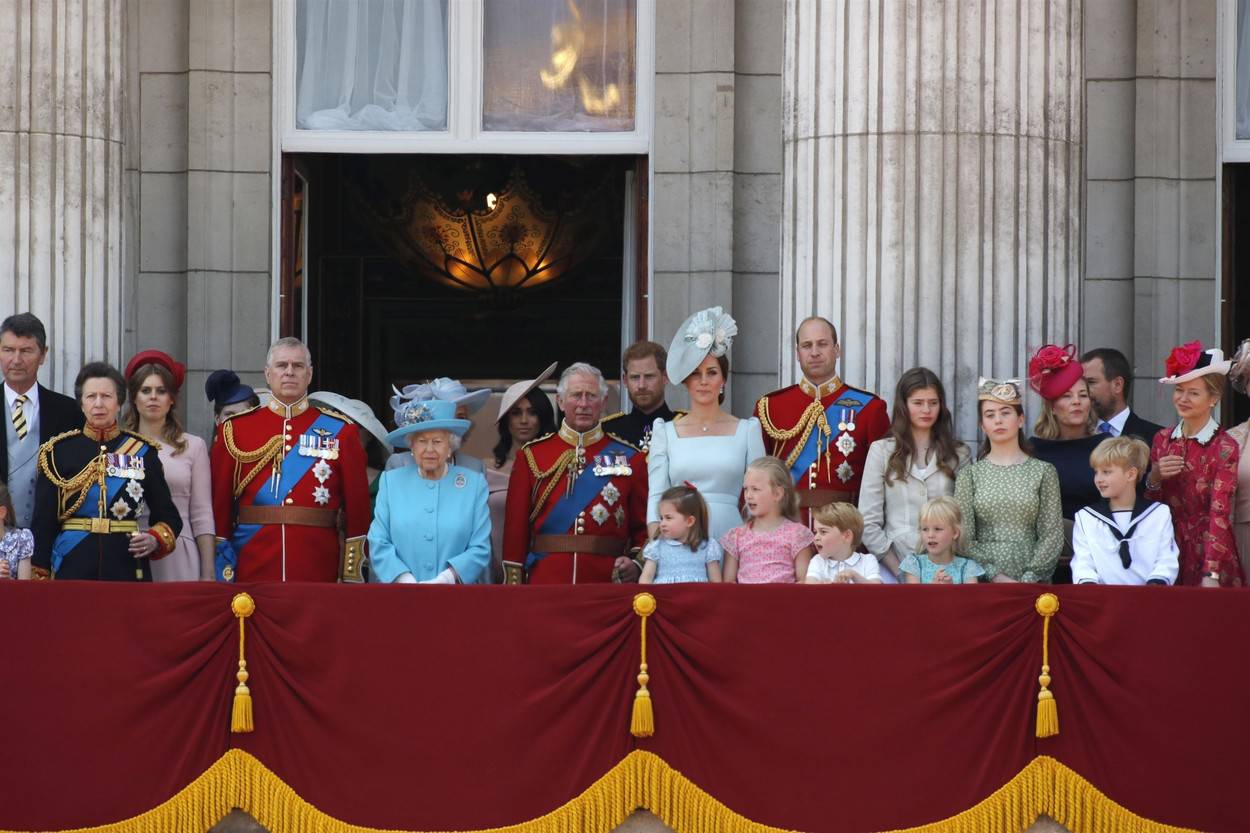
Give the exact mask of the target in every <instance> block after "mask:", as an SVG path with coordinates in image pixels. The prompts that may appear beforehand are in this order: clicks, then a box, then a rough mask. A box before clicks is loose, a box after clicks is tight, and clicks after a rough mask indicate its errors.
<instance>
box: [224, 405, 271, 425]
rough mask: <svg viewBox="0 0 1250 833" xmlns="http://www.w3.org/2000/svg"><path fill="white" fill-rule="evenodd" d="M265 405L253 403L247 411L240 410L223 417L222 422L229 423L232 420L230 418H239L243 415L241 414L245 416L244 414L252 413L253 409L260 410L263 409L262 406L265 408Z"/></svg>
mask: <svg viewBox="0 0 1250 833" xmlns="http://www.w3.org/2000/svg"><path fill="white" fill-rule="evenodd" d="M263 407H265V406H264V405H253V406H252V407H250V408H248V409H247V410H246V411H239V412H238V413H236V414H231V415H230V416H228V417H226V418H225V419H223V420H222V423H227V422H229V421H230V420H232V419H237V418H238V417H241V416H243V415H244V414H250V413H251V412H252V411H258V410H260V409H261V408H263Z"/></svg>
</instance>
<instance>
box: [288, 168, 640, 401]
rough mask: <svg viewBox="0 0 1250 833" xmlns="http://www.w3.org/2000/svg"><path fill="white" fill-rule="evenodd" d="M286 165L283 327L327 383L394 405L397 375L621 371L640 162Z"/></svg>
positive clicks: (491, 378) (484, 377)
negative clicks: (304, 345)
mask: <svg viewBox="0 0 1250 833" xmlns="http://www.w3.org/2000/svg"><path fill="white" fill-rule="evenodd" d="M285 161H286V163H287V164H286V165H285V166H284V168H285V170H286V173H287V176H286V177H285V178H284V179H285V180H286V181H285V182H284V202H286V212H287V213H286V215H285V222H284V238H285V239H284V256H283V261H284V266H283V271H284V289H283V298H282V301H283V316H282V321H283V331H284V333H292V334H295V335H298V336H300V337H302V338H304V339H305V340H306V341H307V342H308V344H309V347H310V348H311V349H312V352H313V357H314V363H315V365H316V371H317V380H316V381H315V382H314V387H317V388H323V389H327V390H334V391H337V392H339V393H343V394H345V395H347V396H351V397H356V398H360V399H363V400H364V401H365V402H367V403H368V404H369V405H370V406H372V407H373V408H374V410H375V411H376V412H377V413H379V414H385V413H387V412H388V409H387V408H386V401H387V399H388V398H389V397H390V395H391V385H392V384H397V385H401V386H402V385H404V384H407V383H410V382H417V381H425V380H428V379H430V378H433V377H436V376H450V377H453V378H458V379H461V380H464V381H466V383H468V382H469V381H470V380H475V381H478V382H480V383H481V382H484V383H487V384H491V383H495V384H498V383H499V382H500V381H501V380H512V379H518V378H528V377H530V376H532V375H533V374H535V373H537V372H538V371H540V370H541V369H542V368H543V367H545V366H546V365H547V364H549V363H550V362H552V361H558V362H559V363H560V365H561V366H562V367H563V366H565V365H567V364H569V363H571V362H573V361H588V362H591V363H592V364H595V365H597V366H598V367H600V368H601V369H602V370H603V371H604V373H605V375H607V376H608V377H610V378H615V377H617V376H618V375H619V371H618V364H619V357H620V350H621V337H622V298H623V291H624V289H625V285H626V282H625V279H624V271H625V269H626V268H628V265H627V254H626V253H627V246H628V251H629V252H630V253H632V252H634V251H635V250H636V241H634V240H629V241H627V240H626V239H625V236H626V228H627V226H629V225H630V224H627V222H626V215H627V213H629V212H631V211H632V206H633V205H634V203H635V202H636V198H637V194H636V193H635V192H636V190H637V189H633V188H632V185H631V183H632V182H633V177H634V176H635V172H636V170H637V169H638V167H639V160H636V159H635V158H634V157H587V156H577V157H551V156H413V155H404V156H398V155H348V154H297V155H292V156H288V157H287V158H286V160H285ZM627 203H628V205H627ZM296 209H298V210H296ZM635 225H636V224H635ZM640 291H641V290H640Z"/></svg>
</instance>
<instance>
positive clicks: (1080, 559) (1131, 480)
mask: <svg viewBox="0 0 1250 833" xmlns="http://www.w3.org/2000/svg"><path fill="white" fill-rule="evenodd" d="M1149 462H1150V449H1149V448H1147V447H1146V444H1145V443H1144V442H1142V441H1141V440H1139V439H1136V438H1135V437H1127V436H1121V437H1115V438H1113V439H1109V440H1105V441H1103V442H1102V443H1100V444H1099V445H1098V446H1097V447H1096V448H1095V449H1094V451H1093V453H1092V454H1090V456H1089V464H1090V466H1091V467H1092V468H1093V469H1094V484H1095V485H1096V486H1097V487H1098V493H1099V494H1100V495H1102V498H1103V499H1102V500H1100V501H1098V502H1097V503H1093V504H1090V505H1089V506H1086V507H1085V508H1084V509H1082V510H1080V511H1079V512H1077V513H1076V520H1075V524H1074V526H1073V529H1072V582H1073V583H1074V584H1172V583H1173V582H1175V581H1176V574H1177V572H1178V570H1179V563H1178V558H1179V550H1178V548H1177V546H1176V534H1175V533H1174V532H1173V530H1172V512H1171V510H1170V509H1168V507H1167V505H1166V504H1163V503H1155V502H1154V501H1148V500H1146V499H1144V498H1141V497H1138V495H1137V481H1138V480H1139V479H1140V478H1141V477H1142V475H1143V474H1145V472H1146V466H1147V464H1148V463H1149Z"/></svg>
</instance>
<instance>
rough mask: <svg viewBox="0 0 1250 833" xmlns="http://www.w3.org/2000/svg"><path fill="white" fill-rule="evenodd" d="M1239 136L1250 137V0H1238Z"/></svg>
mask: <svg viewBox="0 0 1250 833" xmlns="http://www.w3.org/2000/svg"><path fill="white" fill-rule="evenodd" d="M1237 138H1238V139H1250V2H1247V0H1237Z"/></svg>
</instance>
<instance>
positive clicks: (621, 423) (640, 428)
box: [603, 402, 685, 451]
mask: <svg viewBox="0 0 1250 833" xmlns="http://www.w3.org/2000/svg"><path fill="white" fill-rule="evenodd" d="M684 413H685V411H674V410H672V409H671V408H669V407H668V403H667V402H661V403H660V407H658V408H656V409H655V410H654V411H652V412H651V413H649V414H644V413H643V412H642V411H641V410H640V409H638V408H634V409H633V410H632V411H630V412H629V413H625V412H624V411H618V412H617V413H615V414H609V415H608V416H606V417H604V418H603V430H604V431H607V432H608V433H609V434H615V435H616V436H618V437H620V438H621V439H622V440H626V441H627V442H629V443H630V444H632V445H635V446H637V447H638V448H639V450H641V451H646V450H647V449H648V448H650V446H651V424H652V423H654V422H655V421H656V420H657V419H663V420H665V421H667V422H672V421H673V418H674V417H677V416H681V415H682V414H684Z"/></svg>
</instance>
